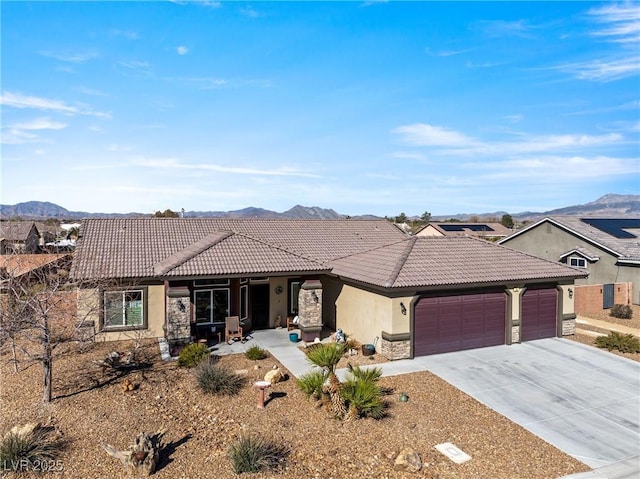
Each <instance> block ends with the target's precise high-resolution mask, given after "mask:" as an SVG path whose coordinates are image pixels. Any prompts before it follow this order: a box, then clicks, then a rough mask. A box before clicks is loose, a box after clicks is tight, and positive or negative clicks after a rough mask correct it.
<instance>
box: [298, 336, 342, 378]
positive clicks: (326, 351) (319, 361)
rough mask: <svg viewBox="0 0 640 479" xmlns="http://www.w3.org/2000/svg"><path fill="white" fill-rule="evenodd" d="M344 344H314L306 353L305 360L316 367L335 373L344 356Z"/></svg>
mask: <svg viewBox="0 0 640 479" xmlns="http://www.w3.org/2000/svg"><path fill="white" fill-rule="evenodd" d="M345 348H346V344H345V343H327V344H314V345H313V346H311V347H309V348H308V349H307V351H306V353H307V360H308V361H309V362H311V363H313V364H315V365H316V366H319V367H321V368H323V369H327V370H329V372H330V373H335V370H336V365H337V364H338V362H339V361H340V359H341V358H342V356H344V352H345Z"/></svg>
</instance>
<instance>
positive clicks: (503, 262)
mask: <svg viewBox="0 0 640 479" xmlns="http://www.w3.org/2000/svg"><path fill="white" fill-rule="evenodd" d="M331 265H332V266H333V269H332V273H333V274H336V275H338V276H341V277H344V278H347V279H351V280H355V281H359V282H362V283H367V284H370V285H374V286H382V287H386V288H411V287H430V286H434V287H438V286H448V285H471V284H473V285H491V284H498V283H505V282H513V281H535V280H554V279H555V280H557V279H562V278H567V279H570V278H577V277H584V276H587V273H586V272H585V271H583V270H578V269H577V268H572V267H570V266H566V265H561V264H559V263H556V262H553V261H547V260H543V259H540V258H537V257H535V256H532V255H529V254H526V253H522V252H520V251H515V250H512V249H510V248H506V247H504V246H498V245H496V244H493V243H489V242H487V241H484V240H480V239H476V238H470V237H468V238H463V237H413V238H410V239H407V240H404V241H399V242H397V243H395V244H392V245H388V246H383V247H381V248H378V249H375V250H372V251H367V252H364V253H359V254H355V255H352V256H349V257H346V258H341V259H337V260H335V261H332V262H331Z"/></svg>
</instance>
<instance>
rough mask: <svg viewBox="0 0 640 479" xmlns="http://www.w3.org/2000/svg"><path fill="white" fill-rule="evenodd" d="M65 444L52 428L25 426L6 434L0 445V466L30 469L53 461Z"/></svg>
mask: <svg viewBox="0 0 640 479" xmlns="http://www.w3.org/2000/svg"><path fill="white" fill-rule="evenodd" d="M65 447H66V443H65V441H64V440H62V439H61V438H60V437H58V436H57V435H56V432H55V429H54V427H53V426H43V425H41V424H26V425H25V426H22V427H16V428H13V429H12V430H11V431H9V432H8V433H6V434H5V435H4V437H3V438H2V443H0V464H4V465H5V467H11V465H18V466H19V467H20V468H24V469H32V468H33V467H34V466H35V465H37V464H42V463H43V462H46V461H54V460H56V458H57V457H58V455H59V454H60V452H61V451H62V450H63V449H64V448H65Z"/></svg>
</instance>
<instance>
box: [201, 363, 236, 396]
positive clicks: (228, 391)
mask: <svg viewBox="0 0 640 479" xmlns="http://www.w3.org/2000/svg"><path fill="white" fill-rule="evenodd" d="M196 379H197V380H198V385H199V386H200V389H202V390H203V391H204V392H206V393H210V394H224V395H228V396H233V395H235V394H238V393H239V392H240V389H242V386H243V385H244V382H245V379H244V378H243V377H242V376H239V375H238V374H236V373H235V372H233V371H231V370H230V369H228V368H226V367H224V366H221V365H219V364H217V363H216V362H215V361H212V360H207V361H203V362H201V363H200V364H198V366H197V367H196Z"/></svg>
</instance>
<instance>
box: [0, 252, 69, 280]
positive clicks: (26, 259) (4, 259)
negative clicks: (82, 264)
mask: <svg viewBox="0 0 640 479" xmlns="http://www.w3.org/2000/svg"><path fill="white" fill-rule="evenodd" d="M70 257H71V256H70V255H68V254H7V255H0V269H6V271H7V274H8V275H9V276H11V277H14V278H17V277H18V276H22V275H23V274H26V273H28V272H29V271H33V270H36V269H38V268H41V267H43V266H46V265H48V264H52V263H55V262H57V261H59V260H61V259H63V258H70Z"/></svg>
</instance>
